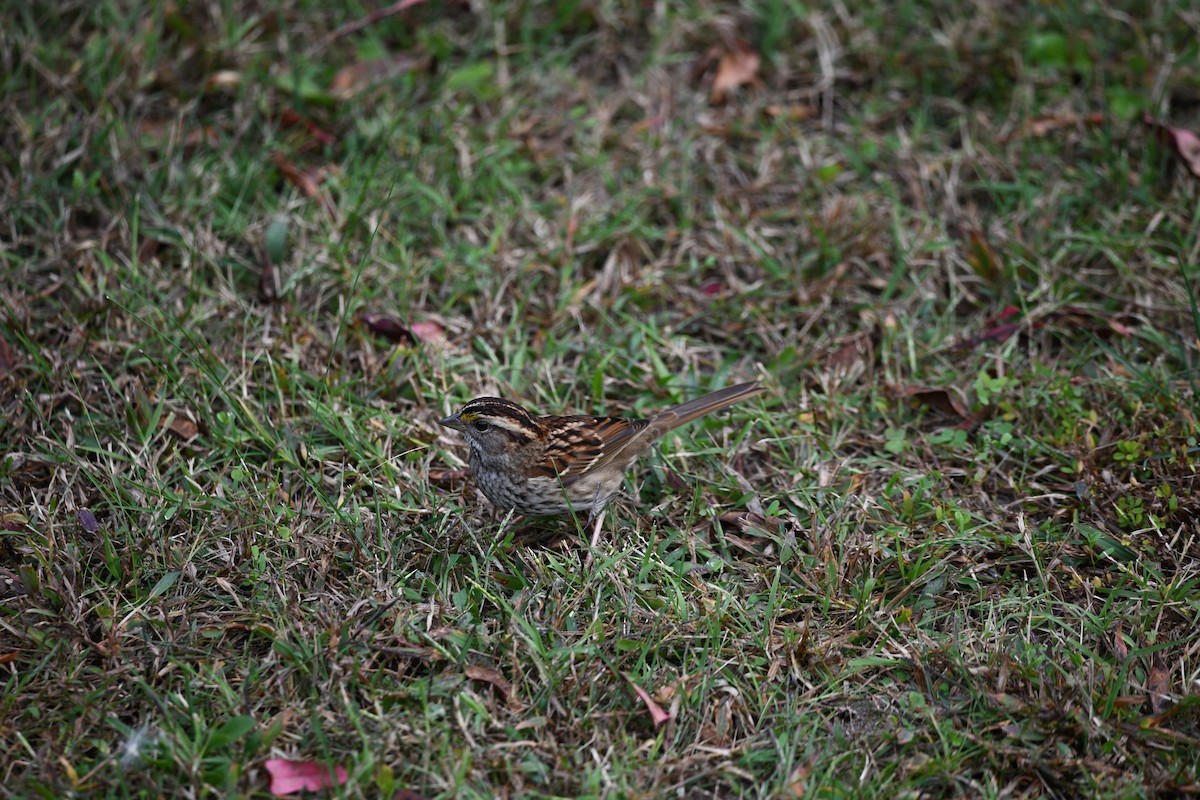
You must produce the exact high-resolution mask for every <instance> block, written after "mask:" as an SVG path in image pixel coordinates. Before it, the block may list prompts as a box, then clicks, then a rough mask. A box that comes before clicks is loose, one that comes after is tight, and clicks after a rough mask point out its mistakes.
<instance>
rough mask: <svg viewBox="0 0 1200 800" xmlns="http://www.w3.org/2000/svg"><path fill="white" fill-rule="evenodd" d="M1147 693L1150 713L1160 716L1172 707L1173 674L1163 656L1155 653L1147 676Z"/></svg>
mask: <svg viewBox="0 0 1200 800" xmlns="http://www.w3.org/2000/svg"><path fill="white" fill-rule="evenodd" d="M1146 695H1147V698H1146V699H1147V700H1148V701H1149V703H1150V713H1151V714H1153V715H1155V716H1158V715H1159V714H1162V713H1163V712H1164V711H1166V710H1167V709H1168V708H1170V707H1171V675H1170V673H1169V672H1167V665H1166V664H1165V663H1163V660H1162V658H1160V657H1159V656H1158V654H1155V655H1154V656H1152V657H1151V658H1150V674H1149V675H1147V676H1146Z"/></svg>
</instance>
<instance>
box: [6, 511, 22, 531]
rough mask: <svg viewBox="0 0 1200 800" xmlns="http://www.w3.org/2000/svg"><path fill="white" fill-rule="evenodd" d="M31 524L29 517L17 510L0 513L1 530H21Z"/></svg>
mask: <svg viewBox="0 0 1200 800" xmlns="http://www.w3.org/2000/svg"><path fill="white" fill-rule="evenodd" d="M28 524H29V518H28V517H26V516H25V515H24V514H20V513H18V512H16V511H6V512H4V513H3V514H0V530H4V531H20V530H24V529H25V526H26V525H28Z"/></svg>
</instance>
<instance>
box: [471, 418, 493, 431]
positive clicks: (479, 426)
mask: <svg viewBox="0 0 1200 800" xmlns="http://www.w3.org/2000/svg"><path fill="white" fill-rule="evenodd" d="M471 424H472V425H474V426H475V430H477V431H479V432H480V433H487V432H488V431H490V430H491V429H492V423H490V422H486V421H484V420H482V419H477V420H475V422H473V423H471Z"/></svg>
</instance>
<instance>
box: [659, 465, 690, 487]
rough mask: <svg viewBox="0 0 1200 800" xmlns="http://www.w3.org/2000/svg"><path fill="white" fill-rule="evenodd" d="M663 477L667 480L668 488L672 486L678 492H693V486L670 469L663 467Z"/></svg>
mask: <svg viewBox="0 0 1200 800" xmlns="http://www.w3.org/2000/svg"><path fill="white" fill-rule="evenodd" d="M663 477H664V478H666V479H667V486H670V487H671V488H672V489H674V490H675V491H677V492H689V493H690V492H691V491H692V486H691V484H690V483H688V482H687V481H685V480H684V479H683V478H681V477H680V476H679V473H678V472H676V471H675V470H673V469H671V468H670V467H663Z"/></svg>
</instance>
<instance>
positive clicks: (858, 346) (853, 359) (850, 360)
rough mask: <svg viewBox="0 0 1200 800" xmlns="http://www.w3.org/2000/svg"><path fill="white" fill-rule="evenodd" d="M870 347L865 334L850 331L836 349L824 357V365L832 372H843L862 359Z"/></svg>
mask: <svg viewBox="0 0 1200 800" xmlns="http://www.w3.org/2000/svg"><path fill="white" fill-rule="evenodd" d="M870 348H871V341H870V338H869V337H868V336H867V334H865V333H852V334H850V335H849V336H846V337H844V338H843V339H842V342H841V344H840V345H838V348H837V350H834V351H833V352H832V353H831V354H830V355H829V357H828V358H827V359H825V366H826V367H827V368H828V369H829V370H831V371H833V372H845V371H847V370H849V369H850V368H851V367H853V366H854V365H855V364H858V363H859V362H861V361H863V360H864V359H865V357H866V355H867V354H868V353H869V351H870Z"/></svg>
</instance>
